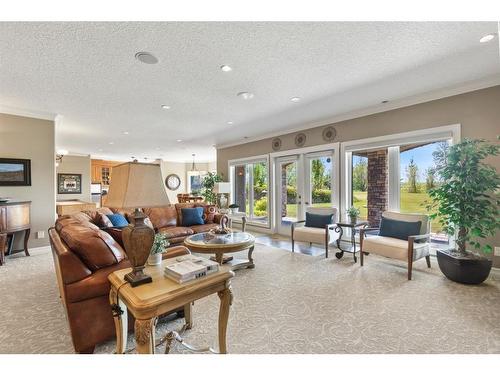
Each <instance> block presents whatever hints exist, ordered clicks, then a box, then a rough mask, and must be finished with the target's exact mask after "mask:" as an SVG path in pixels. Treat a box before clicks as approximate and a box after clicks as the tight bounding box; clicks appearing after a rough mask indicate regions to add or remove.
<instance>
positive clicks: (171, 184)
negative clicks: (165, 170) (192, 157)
mask: <svg viewBox="0 0 500 375" xmlns="http://www.w3.org/2000/svg"><path fill="white" fill-rule="evenodd" d="M165 185H166V186H167V188H168V189H169V190H177V189H178V188H179V186H181V179H180V177H179V176H178V175H176V174H175V173H172V174H169V175H168V176H167V178H166V179H165Z"/></svg>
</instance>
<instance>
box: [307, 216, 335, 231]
mask: <svg viewBox="0 0 500 375" xmlns="http://www.w3.org/2000/svg"><path fill="white" fill-rule="evenodd" d="M330 224H333V214H329V215H320V214H312V213H310V212H306V227H309V228H323V229H324V228H325V226H327V225H330Z"/></svg>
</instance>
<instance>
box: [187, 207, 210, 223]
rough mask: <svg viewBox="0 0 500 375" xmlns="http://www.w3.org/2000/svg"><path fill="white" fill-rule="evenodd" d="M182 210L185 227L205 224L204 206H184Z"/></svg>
mask: <svg viewBox="0 0 500 375" xmlns="http://www.w3.org/2000/svg"><path fill="white" fill-rule="evenodd" d="M181 211H182V226H183V227H190V226H191V225H202V224H205V222H204V221H203V207H195V208H182V209H181Z"/></svg>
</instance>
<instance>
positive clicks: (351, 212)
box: [346, 206, 360, 224]
mask: <svg viewBox="0 0 500 375" xmlns="http://www.w3.org/2000/svg"><path fill="white" fill-rule="evenodd" d="M346 212H347V216H349V221H350V222H351V224H356V221H357V220H358V217H359V214H360V212H359V209H358V208H356V207H354V206H351V207H349V209H348V210H347V211H346Z"/></svg>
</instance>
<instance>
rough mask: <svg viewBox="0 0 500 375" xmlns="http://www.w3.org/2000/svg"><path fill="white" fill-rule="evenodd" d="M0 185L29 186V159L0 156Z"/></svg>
mask: <svg viewBox="0 0 500 375" xmlns="http://www.w3.org/2000/svg"><path fill="white" fill-rule="evenodd" d="M0 186H31V160H29V159H6V158H0Z"/></svg>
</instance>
